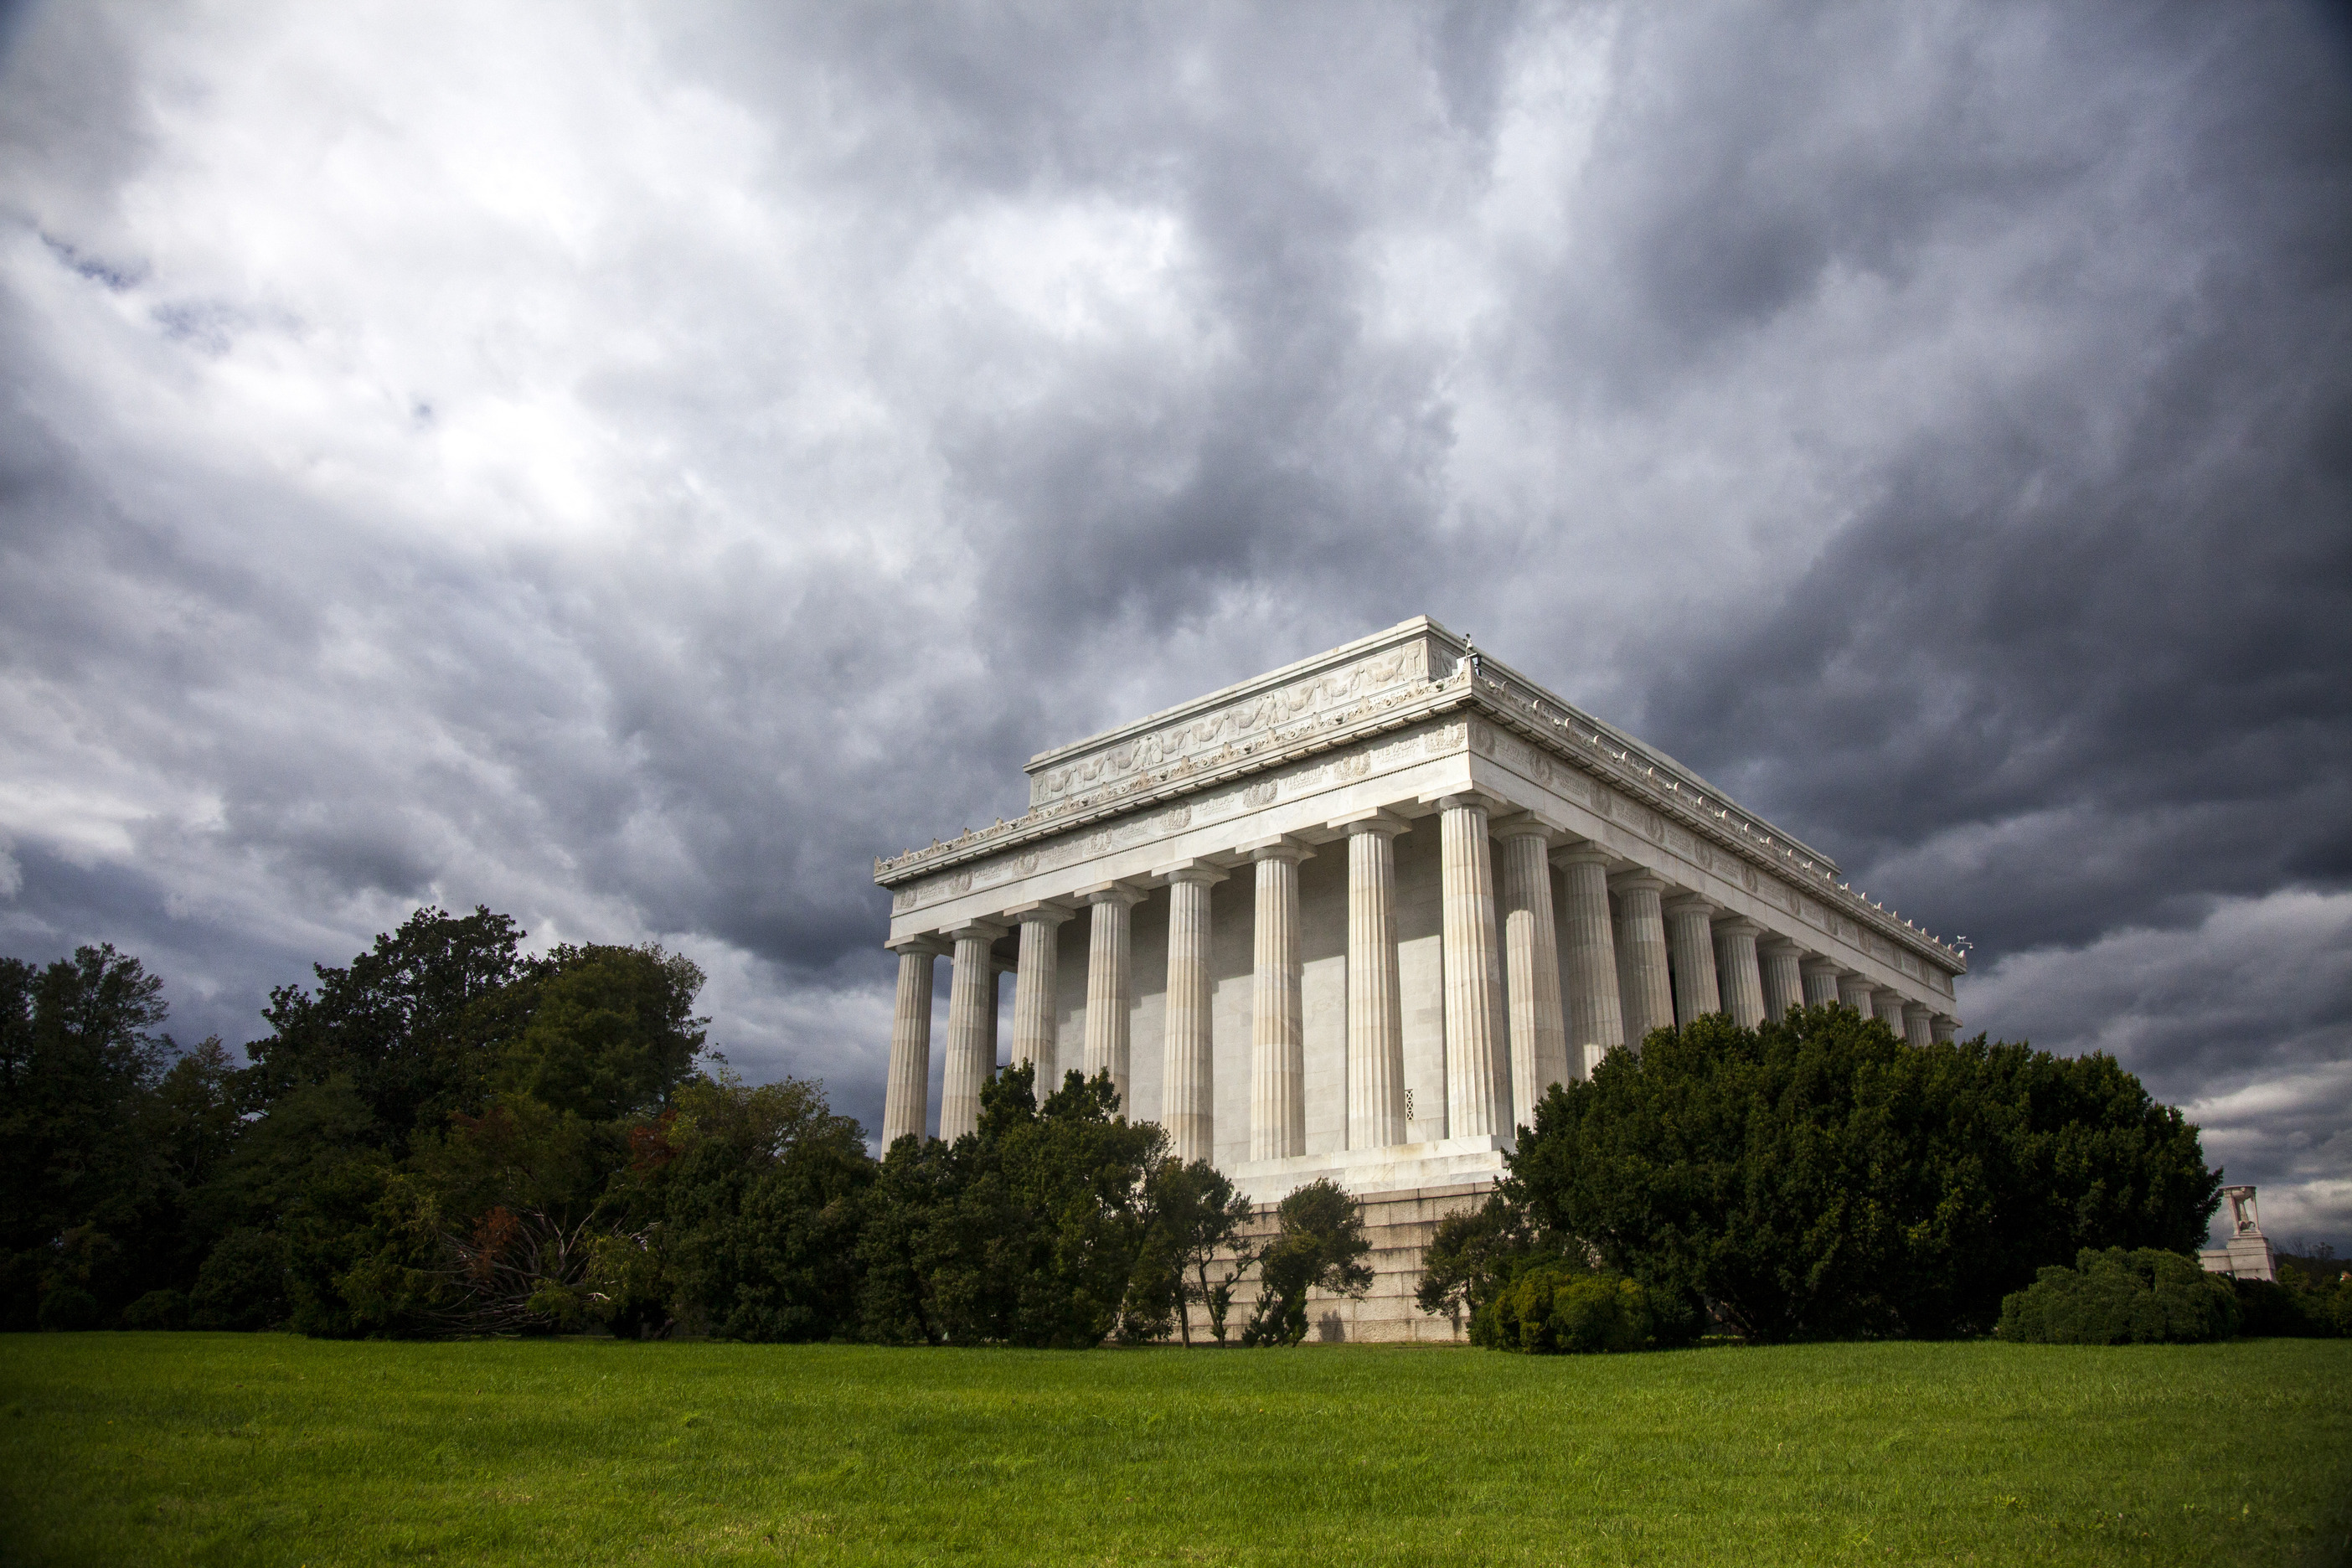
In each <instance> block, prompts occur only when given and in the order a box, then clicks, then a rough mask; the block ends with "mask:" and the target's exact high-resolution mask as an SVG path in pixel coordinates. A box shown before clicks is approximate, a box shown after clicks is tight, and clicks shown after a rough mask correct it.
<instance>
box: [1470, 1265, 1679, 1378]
mask: <svg viewBox="0 0 2352 1568" xmlns="http://www.w3.org/2000/svg"><path fill="white" fill-rule="evenodd" d="M1652 1327H1653V1321H1652V1317H1651V1312H1650V1293H1649V1291H1647V1290H1646V1289H1643V1287H1642V1286H1641V1285H1640V1284H1639V1283H1638V1282H1637V1281H1635V1280H1632V1279H1626V1278H1625V1277H1624V1276H1623V1275H1622V1274H1612V1273H1608V1272H1606V1271H1595V1270H1593V1269H1591V1268H1579V1267H1577V1266H1576V1265H1574V1264H1570V1263H1565V1262H1554V1263H1543V1264H1538V1265H1537V1266H1536V1267H1534V1268H1528V1269H1527V1270H1525V1271H1523V1272H1522V1273H1521V1274H1520V1275H1519V1276H1518V1278H1517V1279H1514V1280H1512V1281H1511V1282H1510V1283H1509V1284H1508V1285H1506V1286H1504V1287H1503V1288H1502V1289H1499V1290H1497V1291H1496V1293H1495V1297H1494V1300H1492V1301H1490V1302H1488V1303H1486V1305H1485V1306H1484V1307H1482V1308H1481V1309H1480V1310H1479V1311H1478V1313H1477V1315H1476V1316H1475V1318H1473V1319H1472V1321H1471V1326H1470V1342H1471V1343H1473V1344H1477V1345H1484V1346H1486V1348H1488V1349H1490V1350H1506V1351H1520V1352H1526V1353H1528V1354H1532V1355H1547V1354H1570V1355H1577V1354H1591V1353H1594V1352H1601V1351H1639V1350H1647V1349H1649V1348H1650V1347H1651V1346H1652V1345H1653V1344H1654V1342H1655V1341H1654V1339H1653V1337H1652V1333H1651V1330H1652Z"/></svg>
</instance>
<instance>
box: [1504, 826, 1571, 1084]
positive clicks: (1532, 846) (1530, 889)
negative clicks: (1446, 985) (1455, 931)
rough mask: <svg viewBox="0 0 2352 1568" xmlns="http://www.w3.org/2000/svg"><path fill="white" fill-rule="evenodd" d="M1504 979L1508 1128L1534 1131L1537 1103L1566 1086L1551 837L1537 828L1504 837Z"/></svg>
mask: <svg viewBox="0 0 2352 1568" xmlns="http://www.w3.org/2000/svg"><path fill="white" fill-rule="evenodd" d="M1500 837H1501V838H1502V840H1503V978H1504V985H1505V989H1506V992H1507V994H1508V996H1509V998H1510V1005H1509V1007H1508V1008H1507V1021H1508V1024H1509V1028H1510V1043H1511V1120H1512V1121H1513V1123H1514V1124H1516V1125H1517V1126H1519V1127H1532V1126H1534V1125H1535V1120H1536V1101H1538V1100H1541V1099H1542V1098H1543V1097H1544V1091H1545V1090H1547V1089H1549V1088H1551V1086H1552V1085H1553V1084H1556V1083H1561V1082H1564V1081H1566V1079H1567V1078H1568V1020H1567V1018H1566V1017H1565V1016H1563V1013H1562V1010H1561V1007H1560V999H1559V927H1558V926H1557V925H1556V924H1554V916H1553V912H1552V903H1551V837H1550V835H1549V833H1548V832H1547V831H1546V830H1545V829H1543V828H1542V827H1540V826H1522V825H1521V824H1519V823H1513V824H1511V825H1510V826H1507V827H1506V828H1504V829H1503V831H1502V833H1501V835H1500Z"/></svg>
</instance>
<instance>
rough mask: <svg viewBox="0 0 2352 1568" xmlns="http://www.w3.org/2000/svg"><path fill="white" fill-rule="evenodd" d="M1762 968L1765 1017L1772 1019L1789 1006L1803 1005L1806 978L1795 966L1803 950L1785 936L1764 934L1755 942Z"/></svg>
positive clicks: (1782, 1014) (1786, 1010)
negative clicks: (1760, 940)
mask: <svg viewBox="0 0 2352 1568" xmlns="http://www.w3.org/2000/svg"><path fill="white" fill-rule="evenodd" d="M1756 956H1757V958H1758V959H1759V961H1760V962H1761V963H1762V964H1763V969H1764V1016H1766V1017H1767V1018H1769V1019H1772V1020H1774V1021H1775V1022H1777V1021H1779V1020H1780V1019H1782V1018H1785V1017H1787V1016H1789V1009H1790V1008H1791V1007H1801V1006H1803V1005H1805V977H1804V973H1803V972H1802V971H1801V970H1800V969H1799V968H1798V966H1797V965H1798V960H1800V959H1801V958H1802V957H1803V956H1804V950H1803V949H1801V948H1800V947H1799V946H1798V945H1797V944H1796V943H1795V942H1790V940H1789V939H1788V938H1787V937H1785V936H1771V937H1766V938H1765V939H1764V940H1763V941H1762V942H1758V943H1757V944H1756Z"/></svg>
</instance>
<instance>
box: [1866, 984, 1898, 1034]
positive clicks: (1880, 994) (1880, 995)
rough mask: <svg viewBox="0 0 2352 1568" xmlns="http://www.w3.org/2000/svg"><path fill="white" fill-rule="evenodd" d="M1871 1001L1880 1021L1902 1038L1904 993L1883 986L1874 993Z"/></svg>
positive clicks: (1875, 1014)
mask: <svg viewBox="0 0 2352 1568" xmlns="http://www.w3.org/2000/svg"><path fill="white" fill-rule="evenodd" d="M1871 1000H1872V1002H1873V1003H1874V1008H1873V1013H1874V1016H1876V1017H1877V1019H1878V1021H1879V1022H1880V1023H1882V1024H1884V1025H1885V1026H1887V1027H1888V1028H1890V1029H1892V1030H1894V1031H1895V1036H1896V1037H1897V1038H1900V1037H1901V1036H1902V1034H1903V995H1902V993H1900V992H1898V991H1890V990H1887V989H1885V987H1883V986H1882V987H1880V988H1879V989H1878V990H1877V991H1875V992H1874V993H1872V995H1871Z"/></svg>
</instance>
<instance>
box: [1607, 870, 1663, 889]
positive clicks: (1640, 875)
mask: <svg viewBox="0 0 2352 1568" xmlns="http://www.w3.org/2000/svg"><path fill="white" fill-rule="evenodd" d="M1671 886H1673V884H1672V883H1670V882H1668V881H1667V880H1666V879H1664V877H1661V876H1659V875H1658V874H1657V873H1656V872H1655V871H1652V870H1649V869H1647V868H1643V867H1640V866H1636V867H1635V868H1633V869H1632V870H1631V871H1620V872H1618V873H1617V874H1616V875H1615V876H1613V877H1612V878H1610V879H1609V890H1610V891H1611V892H1612V893H1663V892H1664V891H1665V890H1666V889H1668V888H1669V887H1671Z"/></svg>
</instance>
